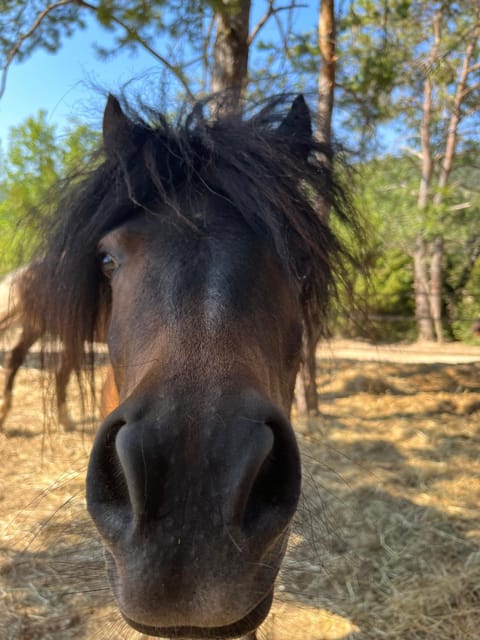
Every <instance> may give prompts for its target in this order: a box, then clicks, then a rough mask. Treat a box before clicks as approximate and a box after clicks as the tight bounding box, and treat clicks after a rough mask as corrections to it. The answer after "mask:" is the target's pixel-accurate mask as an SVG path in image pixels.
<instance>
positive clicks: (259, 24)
mask: <svg viewBox="0 0 480 640" xmlns="http://www.w3.org/2000/svg"><path fill="white" fill-rule="evenodd" d="M274 4H275V0H268V9H267V10H266V11H265V13H264V14H263V16H262V17H261V18H260V20H259V21H258V22H257V24H256V25H255V27H254V28H253V30H252V33H251V34H250V35H249V37H248V44H249V46H250V45H251V44H252V42H253V41H254V40H255V38H256V37H257V35H258V32H259V31H260V30H261V28H262V27H263V26H264V24H265V23H266V22H267V20H268V19H269V18H270V16H271V15H272V14H273V12H274V10H275V8H274V6H273V5H274Z"/></svg>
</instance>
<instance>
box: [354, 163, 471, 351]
mask: <svg viewBox="0 0 480 640" xmlns="http://www.w3.org/2000/svg"><path fill="white" fill-rule="evenodd" d="M357 172H358V179H357V202H356V205H357V207H358V208H359V209H360V210H361V211H362V212H363V215H364V216H365V218H366V220H367V222H368V225H369V226H368V228H369V236H368V248H367V255H368V263H369V264H368V265H367V266H368V270H369V276H370V277H369V280H368V281H367V280H366V278H365V277H364V276H363V275H362V274H358V276H357V279H356V284H355V290H356V293H357V295H358V296H359V297H361V298H363V299H364V300H365V301H366V308H365V309H364V311H365V313H366V314H367V315H368V316H369V318H370V322H369V323H366V322H364V320H363V319H360V320H359V321H357V322H352V323H351V326H350V327H349V331H350V334H353V335H361V336H362V337H368V338H371V339H375V340H394V339H405V338H414V328H415V321H414V316H415V307H414V296H413V267H412V258H411V254H412V250H413V246H414V241H415V238H416V237H417V235H418V234H419V233H422V234H423V236H424V237H425V238H426V239H427V240H429V239H434V238H435V237H436V236H437V235H438V234H440V233H441V234H442V236H443V237H444V239H445V260H444V274H445V282H444V287H445V291H444V299H445V301H446V305H447V307H448V308H446V311H445V314H446V317H447V318H449V319H450V322H451V327H450V328H449V329H450V334H451V336H452V337H454V338H457V339H465V338H466V337H467V336H468V335H469V332H470V327H471V324H472V322H473V320H474V318H475V317H477V316H480V259H477V262H476V265H475V269H474V270H473V272H472V273H471V274H470V276H469V277H468V282H467V283H466V284H462V282H461V281H462V276H463V274H464V271H465V269H466V268H468V261H469V259H470V257H471V255H472V252H473V251H474V248H475V246H476V242H478V241H479V239H478V220H479V219H480V194H479V192H478V187H477V186H476V185H478V184H479V183H480V169H479V168H475V165H474V164H473V163H472V155H471V153H470V152H466V153H465V154H460V155H459V158H458V163H457V168H456V170H455V172H454V176H453V178H454V179H453V180H452V187H451V188H450V189H448V193H447V194H446V195H445V198H444V202H443V204H442V206H441V207H439V208H436V209H435V208H434V207H433V206H432V207H430V208H429V209H428V210H427V211H426V212H423V211H419V210H418V207H417V203H416V189H417V188H418V185H417V181H418V166H417V164H416V161H413V160H412V158H411V157H407V156H403V157H394V156H386V157H384V158H381V159H376V160H372V161H370V162H366V163H363V164H362V165H360V166H358V167H357Z"/></svg>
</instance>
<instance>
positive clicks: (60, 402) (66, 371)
mask: <svg viewBox="0 0 480 640" xmlns="http://www.w3.org/2000/svg"><path fill="white" fill-rule="evenodd" d="M71 373H72V367H71V366H70V364H69V363H68V362H67V359H66V358H65V353H62V356H61V360H60V366H59V367H58V368H57V370H56V372H55V392H56V398H57V415H58V422H59V423H60V424H61V425H62V427H63V428H64V430H65V431H73V430H74V427H75V424H74V421H73V420H72V419H71V418H70V414H69V413H68V408H67V386H68V381H69V380H70V375H71Z"/></svg>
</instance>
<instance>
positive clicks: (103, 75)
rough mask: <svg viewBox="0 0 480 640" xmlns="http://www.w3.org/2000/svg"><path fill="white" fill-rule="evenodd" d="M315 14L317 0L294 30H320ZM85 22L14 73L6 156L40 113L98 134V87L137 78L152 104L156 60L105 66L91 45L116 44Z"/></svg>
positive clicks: (5, 102) (4, 116) (1, 120)
mask: <svg viewBox="0 0 480 640" xmlns="http://www.w3.org/2000/svg"><path fill="white" fill-rule="evenodd" d="M265 6H266V3H265V2H255V3H253V10H252V13H253V20H252V22H253V23H255V21H256V20H257V19H258V16H259V15H262V14H263V12H264V10H265ZM317 12H318V2H317V0H314V1H312V0H308V1H307V2H306V3H304V8H303V9H298V10H297V12H296V16H297V17H296V19H295V26H296V27H298V26H300V27H301V28H302V29H306V30H307V29H308V30H309V29H312V30H313V29H316V20H317ZM87 22H88V28H87V29H85V30H82V31H77V32H76V33H75V34H74V36H73V37H71V38H70V39H68V40H65V41H64V43H63V46H62V47H61V49H60V50H59V51H58V52H57V53H55V54H49V53H47V52H45V51H43V50H38V51H36V52H35V53H34V54H33V55H32V56H31V57H30V58H28V59H27V60H26V61H25V62H23V63H21V64H13V65H12V66H11V67H10V70H9V74H8V79H7V86H6V90H5V93H4V95H3V97H2V98H0V144H1V147H2V148H3V149H4V150H5V148H6V146H7V137H8V130H9V128H10V127H12V126H14V125H18V124H20V123H21V122H22V121H23V120H25V119H26V118H27V117H28V116H31V115H34V114H36V113H37V112H38V110H39V109H45V110H46V111H47V113H48V118H49V120H50V121H51V122H54V123H57V124H59V125H60V127H63V126H64V125H65V124H67V123H68V121H69V120H70V119H71V118H74V117H80V118H81V119H82V121H87V122H88V123H90V124H91V125H92V126H94V127H96V128H98V127H99V126H100V118H101V114H102V109H103V104H104V98H103V96H102V93H101V92H99V91H96V90H95V88H94V87H95V86H96V87H101V88H102V89H104V90H105V91H115V90H118V89H119V88H121V87H122V86H123V85H124V84H126V83H127V82H129V81H130V80H132V78H138V79H139V80H137V82H136V85H135V86H136V88H138V87H141V93H142V95H144V94H145V93H147V95H146V98H147V100H148V98H151V96H149V95H148V93H149V90H150V91H151V90H152V86H153V85H156V90H157V91H158V90H159V89H158V87H159V82H160V74H161V73H162V72H163V69H161V68H159V67H161V65H159V63H158V62H157V61H156V60H155V59H154V58H153V57H152V56H150V55H149V54H148V53H146V52H144V51H139V52H138V53H135V54H131V53H127V52H122V53H121V54H118V55H116V56H114V57H113V58H112V59H109V60H101V59H100V58H99V57H98V56H97V55H96V54H95V51H94V47H93V44H94V42H95V41H97V42H100V43H102V45H104V46H108V43H109V42H111V41H112V37H111V34H109V33H108V32H107V31H106V30H104V29H102V27H100V26H99V25H98V23H97V22H96V21H95V20H94V19H93V18H89V19H88V20H87ZM270 25H271V26H270ZM271 28H272V29H273V28H274V25H273V21H272V22H271V23H267V26H266V27H265V34H266V33H267V32H268V31H269V29H271ZM276 37H278V35H277V34H276ZM147 76H148V80H146V79H145V80H143V84H144V85H147V86H142V80H141V78H142V77H144V78H146V77H147ZM157 80H158V82H157ZM148 85H150V86H148ZM152 103H153V102H152Z"/></svg>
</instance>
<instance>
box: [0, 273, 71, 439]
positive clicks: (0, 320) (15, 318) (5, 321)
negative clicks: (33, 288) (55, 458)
mask: <svg viewBox="0 0 480 640" xmlns="http://www.w3.org/2000/svg"><path fill="white" fill-rule="evenodd" d="M34 268H35V265H34V264H30V265H26V266H25V267H21V268H20V269H17V270H15V271H14V272H12V273H11V274H9V275H8V276H6V277H5V278H4V279H3V280H2V282H1V283H0V303H1V306H0V308H1V311H0V333H3V332H5V331H7V330H8V329H11V328H12V327H14V326H16V325H19V324H21V319H22V317H23V318H25V317H28V309H25V308H24V302H23V299H22V294H21V292H22V277H24V276H25V274H28V273H29V272H30V271H31V270H32V269H34ZM43 333H44V332H43V329H42V328H41V327H39V326H35V325H34V324H33V323H32V322H30V321H28V322H26V323H25V324H24V326H22V327H21V334H20V337H19V338H18V340H17V341H16V342H15V344H14V346H13V347H12V348H11V349H10V350H9V351H8V352H7V353H6V355H5V359H4V362H3V368H4V370H5V382H4V384H3V392H2V397H1V398H0V430H2V428H3V425H4V423H5V420H6V418H7V416H8V413H9V412H10V409H11V407H12V396H13V388H14V384H15V378H16V375H17V373H18V370H19V369H20V367H21V366H22V365H23V363H24V362H25V359H26V357H27V355H28V352H29V351H30V349H31V347H32V346H33V344H34V343H35V342H37V341H38V340H40V339H41V338H42V337H43ZM71 373H72V368H71V366H70V363H69V362H68V360H66V359H65V358H63V357H62V356H61V355H60V361H59V364H58V366H57V367H56V370H55V390H56V394H55V397H56V403H57V415H58V420H59V423H60V424H61V425H62V426H63V427H64V429H65V430H66V431H69V430H70V429H72V428H73V422H72V420H71V419H70V416H69V413H68V407H67V386H68V382H69V380H70V375H71Z"/></svg>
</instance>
